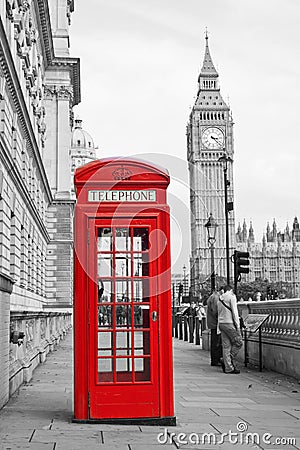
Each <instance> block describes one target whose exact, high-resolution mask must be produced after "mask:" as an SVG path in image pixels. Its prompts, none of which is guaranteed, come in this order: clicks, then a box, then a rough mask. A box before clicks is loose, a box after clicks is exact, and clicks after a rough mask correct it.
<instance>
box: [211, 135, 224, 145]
mask: <svg viewBox="0 0 300 450" xmlns="http://www.w3.org/2000/svg"><path fill="white" fill-rule="evenodd" d="M211 138H212V139H213V140H214V141H216V142H217V144H219V145H220V147H221V146H222V143H221V142H220V141H219V139H218V138H216V137H215V136H211Z"/></svg>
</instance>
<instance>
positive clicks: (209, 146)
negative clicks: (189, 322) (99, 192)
mask: <svg viewBox="0 0 300 450" xmlns="http://www.w3.org/2000/svg"><path fill="white" fill-rule="evenodd" d="M205 39H206V47H205V56H204V61H203V66H202V69H201V72H200V75H199V77H198V93H197V98H196V101H195V104H194V106H193V108H192V111H191V113H190V117H189V122H188V125H187V159H188V162H189V180H190V205H191V261H190V264H191V267H190V269H191V287H192V292H193V293H194V295H198V294H199V290H200V287H201V282H202V281H204V280H205V279H206V278H207V277H208V276H209V275H210V251H209V248H208V236H207V231H206V229H205V226H204V225H205V223H206V222H207V220H208V217H209V215H210V213H212V214H213V216H214V218H215V219H216V221H217V223H218V225H219V226H218V228H217V234H216V243H215V272H216V274H217V275H220V276H224V277H225V276H226V250H225V248H226V236H225V203H224V168H223V164H224V163H222V162H220V161H218V160H219V158H220V157H222V156H227V157H230V158H231V161H229V162H228V163H227V179H228V181H229V184H228V189H227V192H228V202H232V201H233V168H232V160H233V152H234V151H233V120H232V115H231V112H230V109H229V107H228V106H227V105H226V103H225V102H224V100H223V98H222V96H221V93H220V88H219V75H218V72H217V71H216V69H215V67H214V64H213V62H212V58H211V55H210V51H209V47H208V36H207V35H206V37H205ZM228 216H229V245H230V254H232V252H233V249H234V247H235V226H234V214H233V211H230V212H229V214H228ZM231 276H232V274H231Z"/></svg>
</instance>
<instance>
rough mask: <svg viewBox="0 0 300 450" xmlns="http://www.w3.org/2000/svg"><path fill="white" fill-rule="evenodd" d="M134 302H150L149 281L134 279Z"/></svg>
mask: <svg viewBox="0 0 300 450" xmlns="http://www.w3.org/2000/svg"><path fill="white" fill-rule="evenodd" d="M133 301H135V302H143V303H145V302H149V280H147V279H140V280H139V279H134V282H133Z"/></svg>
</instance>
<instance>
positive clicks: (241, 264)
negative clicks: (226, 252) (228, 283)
mask: <svg viewBox="0 0 300 450" xmlns="http://www.w3.org/2000/svg"><path fill="white" fill-rule="evenodd" d="M249 256H250V255H249V252H239V251H238V250H235V251H234V254H233V263H234V285H235V288H236V285H237V282H238V281H240V279H241V273H249V267H247V266H249V264H250V263H249ZM235 290H236V289H235Z"/></svg>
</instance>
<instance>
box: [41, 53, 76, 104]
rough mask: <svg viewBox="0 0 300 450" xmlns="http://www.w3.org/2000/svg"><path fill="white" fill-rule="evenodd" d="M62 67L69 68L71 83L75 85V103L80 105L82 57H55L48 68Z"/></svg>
mask: <svg viewBox="0 0 300 450" xmlns="http://www.w3.org/2000/svg"><path fill="white" fill-rule="evenodd" d="M57 68H62V69H64V70H66V69H67V70H69V73H70V78H71V84H72V86H73V103H72V105H73V106H75V105H78V103H80V102H81V92H80V59H79V58H71V57H55V58H54V59H53V61H52V62H51V64H50V66H49V67H48V68H47V70H49V71H50V70H51V69H57Z"/></svg>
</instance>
